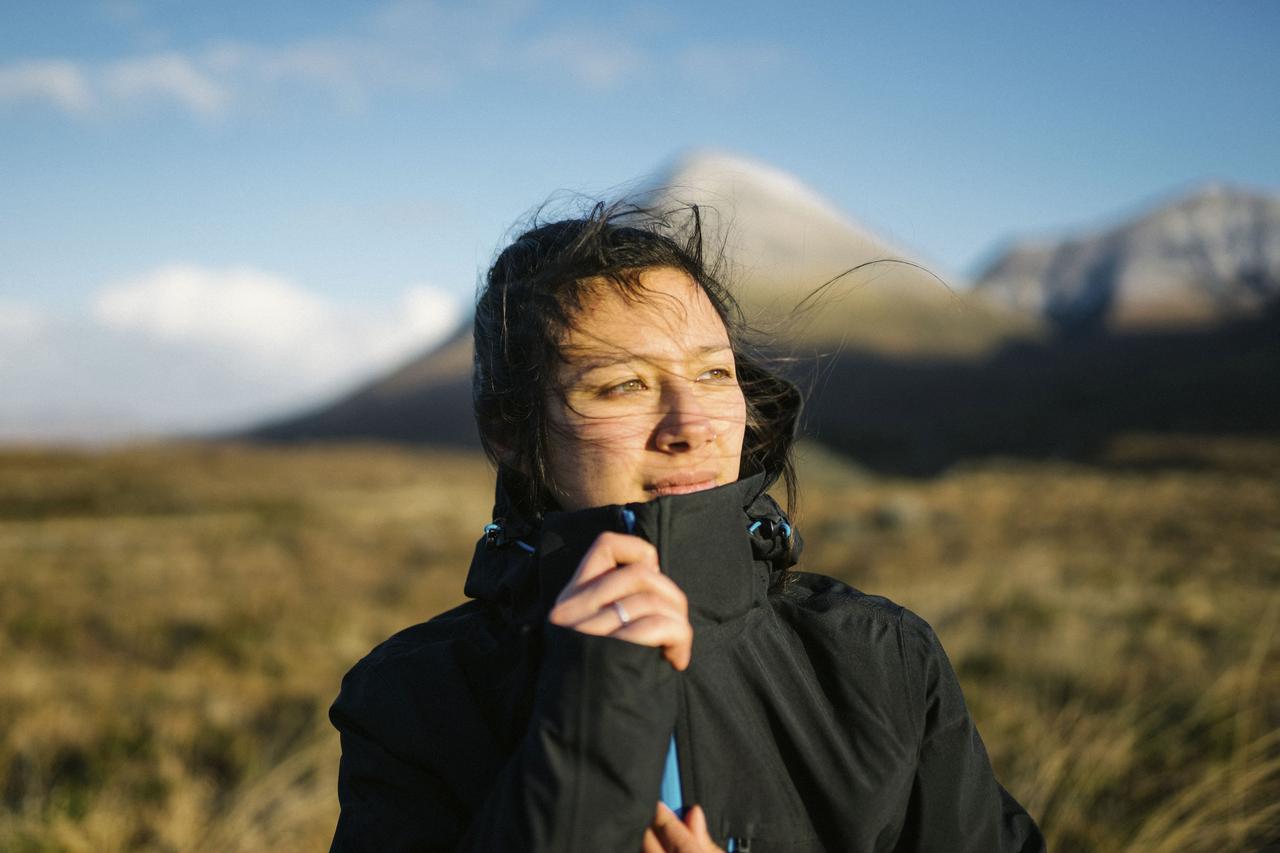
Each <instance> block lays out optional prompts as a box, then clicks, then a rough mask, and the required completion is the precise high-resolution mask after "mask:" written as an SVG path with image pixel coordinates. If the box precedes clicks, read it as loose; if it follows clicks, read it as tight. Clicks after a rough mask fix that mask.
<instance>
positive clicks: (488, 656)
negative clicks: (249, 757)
mask: <svg viewBox="0 0 1280 853" xmlns="http://www.w3.org/2000/svg"><path fill="white" fill-rule="evenodd" d="M692 222H693V226H694V227H693V228H692V229H689V230H690V231H691V232H692V233H691V236H690V237H688V239H685V240H678V239H676V238H675V237H673V236H672V233H673V232H671V231H669V230H666V229H665V226H664V224H663V223H662V222H660V221H657V220H652V219H644V218H643V217H641V216H640V215H639V213H638V211H635V210H621V209H618V208H614V209H606V208H604V207H599V206H598V207H597V208H596V209H595V210H594V211H593V212H592V214H591V215H589V216H587V217H585V218H583V219H574V220H565V221H561V222H555V223H551V224H546V225H542V226H539V227H536V228H533V229H532V230H530V231H528V232H526V233H525V234H523V235H521V236H520V237H519V238H518V239H517V240H516V241H515V242H513V243H512V244H511V245H510V246H509V247H507V248H506V249H505V250H504V251H503V252H502V253H501V255H500V256H499V257H498V259H497V261H496V262H495V263H494V264H493V267H492V268H491V269H490V271H489V274H488V277H487V281H486V283H485V286H484V288H483V290H482V292H481V294H480V296H479V299H478V303H477V309H476V320H475V346H476V352H475V374H474V386H473V387H474V401H475V413H476V419H477V423H478V426H479V430H480V435H481V439H482V442H483V444H484V447H485V450H486V451H487V453H488V454H489V456H490V458H491V459H492V460H494V461H495V462H496V463H497V464H498V466H499V475H498V484H497V499H496V505H495V509H494V520H493V522H492V523H491V524H490V525H489V526H488V527H486V528H485V533H484V536H483V537H482V538H481V540H480V542H479V543H478V545H477V547H476V552H475V557H474V560H473V562H472V565H471V569H470V573H469V575H468V577H467V581H466V593H467V595H468V596H469V597H470V598H471V599H472V600H471V601H470V602H468V603H467V604H464V605H462V606H461V607H458V608H456V609H454V610H451V611H449V612H447V613H444V614H442V615H440V616H437V617H436V618H435V619H432V620H430V621H428V622H426V623H424V624H421V625H417V626H415V627H412V628H409V629H407V630H405V631H402V632H401V633H399V634H397V635H395V636H394V637H392V638H391V639H389V640H387V641H386V642H384V643H383V644H382V645H380V646H378V647H377V648H376V649H374V650H373V652H371V653H370V654H369V656H368V657H366V658H365V659H364V660H362V661H361V662H360V663H359V664H357V665H356V666H355V667H354V668H353V669H352V671H351V672H350V673H348V675H347V676H346V678H345V679H344V680H343V685H342V692H341V695H340V696H339V697H338V699H337V701H336V702H335V703H334V706H333V709H332V711H331V717H332V720H333V722H334V724H335V725H336V726H337V727H338V729H339V731H340V732H341V734H342V748H343V756H342V765H341V770H340V774H339V799H340V800H341V805H342V815H341V818H340V819H339V822H338V828H337V833H336V835H335V838H334V845H333V847H334V849H335V850H455V849H461V850H521V851H534V850H539V851H540V850H555V851H569V850H588V851H614V850H625V851H632V850H645V851H661V850H690V851H708V850H717V849H722V850H728V851H752V853H761V852H762V851H773V850H850V851H854V850H856V851H864V850H865V851H888V850H937V851H944V850H945V851H983V853H989V851H1005V850H1008V851H1034V850H1042V849H1043V841H1042V840H1041V838H1040V834H1039V832H1038V830H1037V829H1036V827H1035V824H1034V823H1033V822H1032V820H1031V819H1030V818H1029V817H1028V816H1027V814H1026V813H1025V812H1024V811H1023V810H1022V808H1021V807H1020V806H1019V805H1018V804H1017V803H1016V802H1015V801H1014V800H1013V799H1012V798H1011V797H1010V796H1009V795H1008V794H1007V793H1005V791H1004V790H1003V789H1002V788H1001V787H1000V786H999V785H998V783H997V782H996V780H995V777H994V775H993V774H992V770H991V766H990V763H989V761H988V759H987V755H986V752H985V750H984V748H983V745H982V741H981V739H980V738H979V736H978V733H977V731H976V730H975V728H974V726H973V723H972V721H971V720H970V718H969V714H968V712H967V710H966V708H965V704H964V700H963V698H962V696H961V694H960V689H959V685H958V683H957V681H956V677H955V675H954V673H953V672H952V670H951V667H950V665H949V664H948V663H947V659H946V656H945V655H944V653H943V651H942V648H941V646H940V645H939V643H938V640H937V638H936V637H935V635H934V633H933V632H932V631H931V630H930V628H929V626H928V625H927V624H925V623H924V622H923V621H922V620H921V619H920V618H919V617H916V616H915V615H913V614H911V613H910V612H908V611H906V610H904V609H902V608H901V607H898V606H897V605H895V604H893V603H891V602H889V601H887V600H885V599H883V598H877V597H874V596H869V595H863V594H862V593H860V592H857V591H856V590H853V589H851V588H849V587H848V586H845V585H844V584H841V583H839V582H837V581H835V580H832V579H830V578H826V577H822V576H818V575H812V574H807V573H800V572H792V571H791V566H793V565H794V564H795V562H796V559H797V557H798V553H799V545H800V540H799V536H798V535H797V533H796V532H795V531H794V530H793V529H792V528H791V526H790V524H789V522H788V521H787V518H786V516H785V514H784V513H783V512H782V511H781V509H780V508H779V507H778V505H777V504H776V503H774V501H773V500H772V499H771V498H770V497H769V496H768V495H766V494H765V490H766V489H767V488H769V487H770V486H771V485H773V484H774V483H775V482H776V481H777V480H778V479H779V478H782V479H784V480H785V481H786V485H787V490H788V495H789V498H790V497H791V496H792V495H793V493H794V475H793V469H792V467H791V461H790V451H791V442H792V436H793V434H794V427H795V423H796V417H797V414H798V412H799V404H800V400H799V395H798V394H797V392H796V391H795V389H794V388H793V387H792V386H791V385H790V384H789V383H787V382H785V381H783V380H781V379H779V378H776V377H774V376H772V375H771V374H770V373H769V372H767V371H766V370H764V369H762V367H761V366H760V364H759V363H758V362H757V361H756V360H754V359H752V358H751V356H750V355H749V353H748V351H747V349H746V347H745V346H744V345H743V342H742V340H741V339H740V338H739V333H738V330H739V327H740V323H739V322H737V320H736V316H735V314H734V308H733V304H732V302H731V301H730V299H729V297H728V296H727V295H726V294H725V292H724V291H723V289H722V288H721V287H720V286H719V284H718V283H717V282H716V280H715V278H714V276H713V275H712V274H711V272H710V271H709V270H708V269H707V267H706V265H705V264H704V263H703V259H702V253H701V235H700V233H699V229H698V227H697V212H696V209H695V210H694V211H693V212H692ZM660 799H661V800H662V803H660V802H659V800H660ZM686 806H687V808H686Z"/></svg>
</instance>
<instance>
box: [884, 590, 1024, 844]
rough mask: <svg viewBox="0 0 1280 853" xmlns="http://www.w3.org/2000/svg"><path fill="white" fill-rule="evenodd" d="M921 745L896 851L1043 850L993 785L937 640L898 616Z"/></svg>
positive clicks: (916, 622)
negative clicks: (917, 717)
mask: <svg viewBox="0 0 1280 853" xmlns="http://www.w3.org/2000/svg"><path fill="white" fill-rule="evenodd" d="M903 635H904V636H903V644H904V650H905V652H906V656H907V669H908V673H909V678H910V679H911V681H912V684H913V687H914V690H915V700H916V701H915V704H916V709H917V714H918V715H919V718H920V726H919V731H920V746H919V753H918V758H917V764H916V774H915V782H914V784H913V786H912V791H911V799H910V803H909V805H908V809H907V817H906V822H905V825H904V826H903V831H902V834H901V835H900V837H899V843H898V847H897V849H898V850H899V851H904V853H905V851H947V853H1044V850H1045V844H1044V839H1043V837H1042V836H1041V834H1040V830H1039V829H1038V828H1037V827H1036V824H1035V822H1034V821H1033V820H1032V819H1031V816H1030V815H1028V814H1027V812H1026V810H1025V809H1023V808H1022V806H1021V805H1019V804H1018V802H1017V801H1016V800H1014V798H1013V797H1012V796H1010V795H1009V793H1008V792H1007V791H1005V789H1004V788H1003V787H1002V786H1001V785H1000V783H999V782H997V781H996V777H995V773H994V771H993V770H992V768H991V761H990V759H988V757H987V750H986V747H985V746H983V743H982V738H981V737H980V736H979V735H978V729H977V727H975V726H974V723H973V719H972V718H971V717H970V716H969V709H968V708H967V707H966V706H965V702H964V696H963V695H962V694H961V692H960V682H959V681H958V680H957V678H956V674H955V672H954V670H953V669H952V667H951V663H950V661H949V660H948V659H947V655H946V652H944V651H943V649H942V644H941V643H940V642H939V641H938V637H937V635H936V634H935V633H934V632H933V629H932V628H930V627H929V625H928V624H927V623H925V622H924V620H922V619H920V618H919V617H918V616H916V615H915V614H912V613H910V612H909V611H904V613H903Z"/></svg>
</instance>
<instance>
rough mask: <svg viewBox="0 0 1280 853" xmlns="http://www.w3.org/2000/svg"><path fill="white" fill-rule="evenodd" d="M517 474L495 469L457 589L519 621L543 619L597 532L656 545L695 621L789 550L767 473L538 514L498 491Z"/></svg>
mask: <svg viewBox="0 0 1280 853" xmlns="http://www.w3.org/2000/svg"><path fill="white" fill-rule="evenodd" d="M518 476H519V475H518V474H515V473H514V472H511V471H509V470H507V469H501V470H500V471H499V476H498V486H497V496H496V499H495V504H494V523H493V524H491V525H490V526H489V527H487V528H486V535H485V536H484V537H482V538H481V540H480V542H478V543H477V545H476V552H475V558H474V559H473V560H472V564H471V570H470V572H469V573H468V576H467V583H466V590H465V591H466V594H467V595H468V596H470V597H472V598H478V599H481V600H485V601H489V602H492V603H496V604H498V605H500V606H501V607H503V608H504V609H506V610H508V611H509V613H510V615H511V616H513V617H515V618H516V619H517V620H518V621H521V622H524V621H530V622H534V621H537V622H540V621H541V620H542V619H544V618H545V616H546V613H547V611H548V610H549V609H550V608H551V605H552V604H553V603H554V601H555V598H556V596H557V595H559V594H560V591H561V590H562V589H563V588H564V586H565V584H566V583H567V582H568V581H569V578H570V577H572V575H573V573H574V571H575V570H576V569H577V566H578V562H579V561H580V560H581V559H582V555H583V554H584V553H585V552H586V550H587V548H588V547H589V546H590V545H591V543H592V542H593V541H594V540H595V538H596V537H597V536H598V535H599V534H601V533H603V532H605V531H616V532H624V533H625V532H631V533H634V534H635V535H637V536H641V537H643V538H644V539H647V540H648V541H649V542H652V543H653V544H654V545H655V546H656V547H657V549H658V562H659V565H660V566H661V567H662V570H663V571H664V572H665V573H666V574H667V575H669V576H670V577H671V579H672V580H674V581H675V582H676V583H677V584H678V585H679V586H680V588H681V589H683V590H684V592H685V594H686V595H687V596H688V598H689V611H690V621H691V622H693V624H694V626H695V627H697V625H698V624H700V623H701V624H716V623H720V622H725V621H728V620H730V619H733V618H735V617H737V616H740V615H742V614H743V613H745V612H746V611H748V610H750V609H751V608H752V607H754V606H756V605H757V604H759V603H761V602H763V601H764V598H765V597H766V595H767V594H768V591H769V589H770V587H771V585H773V584H774V583H775V582H776V581H777V580H778V579H779V578H780V577H781V575H782V573H783V572H785V570H786V569H787V568H789V567H790V566H792V565H794V564H795V561H796V558H797V557H798V555H799V551H800V538H799V535H798V534H796V533H795V532H794V531H792V530H791V528H790V526H789V525H788V524H787V520H786V516H785V515H784V514H783V513H782V511H781V509H780V508H779V507H778V505H777V504H776V503H775V502H774V501H773V499H772V498H770V497H769V496H768V495H767V494H766V493H765V490H766V489H767V488H768V486H769V483H770V482H771V478H769V477H767V476H766V475H765V474H763V473H760V474H755V475H752V476H749V477H746V478H743V479H741V480H738V481H737V482H734V483H729V484H726V485H724V486H719V487H717V488H714V489H707V490H705V491H701V492H694V493H693V494H688V495H668V496H665V497H661V498H657V499H656V500H653V501H648V502H645V503H631V504H625V505H610V506H602V507H594V508H591V509H584V510H577V511H573V512H549V513H547V514H546V515H545V516H544V517H543V518H542V519H540V520H537V519H527V518H525V517H524V516H523V515H522V514H521V513H520V512H519V511H518V510H517V508H516V507H515V505H514V504H513V502H512V501H511V500H510V498H509V497H508V494H509V490H508V489H507V484H508V483H509V482H510V480H511V478H512V477H518ZM757 522H759V523H758V524H757Z"/></svg>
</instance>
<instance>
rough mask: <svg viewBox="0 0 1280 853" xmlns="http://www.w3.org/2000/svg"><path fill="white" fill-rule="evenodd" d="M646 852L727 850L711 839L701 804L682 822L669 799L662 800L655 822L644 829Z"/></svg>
mask: <svg viewBox="0 0 1280 853" xmlns="http://www.w3.org/2000/svg"><path fill="white" fill-rule="evenodd" d="M644 853H724V851H723V850H722V849H721V848H719V847H717V846H716V843H715V842H714V841H712V840H711V833H709V832H708V831H707V816H706V814H705V813H704V812H703V811H702V807H701V806H694V807H693V808H691V809H689V813H688V814H687V815H685V818H684V821H683V822H682V821H681V820H680V818H679V817H677V816H676V813H675V812H673V811H672V810H671V809H669V808H667V806H666V804H665V803H658V813H657V814H656V815H654V817H653V823H651V824H649V828H648V829H646V830H645V831H644Z"/></svg>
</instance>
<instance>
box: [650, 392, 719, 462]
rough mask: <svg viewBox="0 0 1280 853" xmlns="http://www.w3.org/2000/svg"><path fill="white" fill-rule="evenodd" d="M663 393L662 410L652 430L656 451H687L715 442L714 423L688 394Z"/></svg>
mask: <svg viewBox="0 0 1280 853" xmlns="http://www.w3.org/2000/svg"><path fill="white" fill-rule="evenodd" d="M666 396H667V399H666V400H665V401H664V402H665V411H664V412H663V415H662V419H661V420H660V421H659V422H658V428H657V430H656V431H655V433H654V443H655V444H657V447H658V450H661V451H662V452H663V453H687V452H689V451H692V450H698V449H700V448H702V447H704V446H705V445H707V444H710V443H711V442H713V441H715V439H716V430H715V424H713V423H712V422H711V418H710V417H708V415H707V413H706V411H704V410H703V408H702V407H701V406H700V405H699V404H698V402H697V401H696V400H695V399H694V397H693V395H692V394H690V393H688V392H685V393H680V394H672V395H666Z"/></svg>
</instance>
